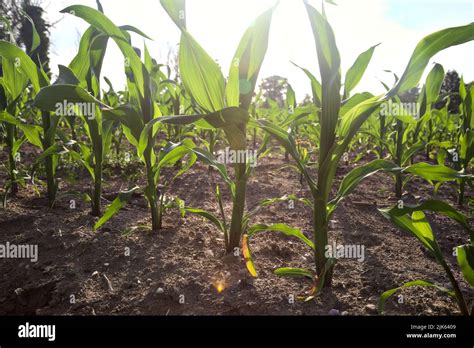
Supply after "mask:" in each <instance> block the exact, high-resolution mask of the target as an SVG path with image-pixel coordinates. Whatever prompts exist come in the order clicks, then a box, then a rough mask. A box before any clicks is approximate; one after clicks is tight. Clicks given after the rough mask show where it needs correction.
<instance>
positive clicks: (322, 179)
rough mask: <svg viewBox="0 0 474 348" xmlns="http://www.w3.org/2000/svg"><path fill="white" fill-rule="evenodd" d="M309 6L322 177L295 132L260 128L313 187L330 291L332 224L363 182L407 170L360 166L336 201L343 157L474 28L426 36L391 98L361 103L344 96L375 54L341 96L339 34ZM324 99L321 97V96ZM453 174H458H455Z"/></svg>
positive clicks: (324, 281) (361, 61)
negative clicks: (383, 110)
mask: <svg viewBox="0 0 474 348" xmlns="http://www.w3.org/2000/svg"><path fill="white" fill-rule="evenodd" d="M305 6H306V10H307V13H308V16H309V19H310V22H311V26H312V29H313V34H314V38H315V42H316V48H317V55H318V61H319V68H320V75H321V83H319V82H316V78H314V76H313V75H311V74H307V75H308V76H312V77H310V79H311V84H312V87H313V90H314V97H315V98H314V101H315V103H317V104H316V106H319V104H320V107H321V111H320V112H319V113H318V116H319V124H320V141H319V144H318V149H319V158H318V175H317V179H315V178H314V177H313V176H312V173H311V172H310V171H309V170H308V168H306V166H305V165H304V163H303V162H302V160H301V154H300V153H299V152H298V149H297V146H296V144H295V140H294V138H293V136H292V135H291V134H288V133H287V132H286V130H285V129H282V128H281V127H278V126H276V125H274V124H273V123H271V122H269V121H267V120H259V121H258V124H259V125H260V127H261V128H262V129H264V130H265V131H267V132H268V133H270V134H271V135H272V136H273V137H274V138H275V139H276V140H277V141H279V142H280V143H281V144H282V145H283V146H284V147H285V149H286V150H287V151H288V153H289V154H290V155H291V156H292V157H293V159H294V160H295V162H296V165H297V166H298V168H299V170H300V171H301V172H302V174H303V176H304V178H305V180H306V182H307V183H308V185H309V187H310V190H311V194H312V198H313V207H314V208H313V212H314V218H313V244H314V255H315V266H316V277H315V278H317V279H318V280H319V281H318V286H319V287H325V286H328V285H329V284H330V282H331V278H332V271H333V265H334V260H333V259H331V258H330V257H327V256H326V253H325V250H326V246H327V245H328V232H329V221H330V220H331V217H332V216H333V214H334V211H335V209H336V208H337V205H338V204H339V202H340V201H341V200H342V199H343V198H344V197H346V196H347V195H349V194H350V193H351V192H352V191H353V190H354V189H355V187H356V186H357V184H358V183H359V182H360V181H361V180H362V179H363V178H365V177H367V176H369V175H372V174H374V173H376V172H377V171H380V170H388V171H397V170H401V168H398V166H397V165H395V164H394V163H392V162H389V161H385V160H376V161H373V162H370V163H368V164H366V165H364V166H361V167H358V168H355V169H354V170H353V171H351V172H350V173H349V174H348V175H346V177H345V178H344V179H343V181H342V183H341V185H340V187H339V191H338V193H337V194H336V196H335V197H334V198H332V199H331V198H330V194H331V190H332V188H333V181H334V177H335V175H336V170H337V167H338V164H339V161H340V159H341V158H342V156H343V154H344V153H345V151H346V150H347V148H348V146H349V145H350V143H351V142H352V140H353V138H354V136H355V135H356V134H357V132H358V130H359V128H360V127H361V126H362V124H363V123H364V122H365V121H366V120H367V119H368V118H369V117H370V116H371V115H372V114H374V113H375V112H378V111H379V109H380V107H381V104H382V103H383V102H386V101H388V100H389V99H390V98H393V97H395V96H397V95H400V94H401V93H403V92H404V91H406V90H408V89H410V88H412V87H414V86H416V85H417V84H418V82H419V80H420V78H421V76H422V74H423V71H424V69H425V68H426V66H427V65H428V62H429V60H430V59H431V57H432V56H434V55H435V54H436V53H438V52H439V51H441V50H443V49H446V48H448V47H451V46H454V45H459V44H463V43H465V42H468V41H471V40H473V38H474V31H473V30H472V28H473V25H472V24H469V25H465V26H461V27H455V28H448V29H444V30H441V31H438V32H435V33H433V34H431V35H429V36H427V37H425V38H424V39H423V40H422V41H420V43H419V44H418V45H417V46H416V48H415V50H414V52H413V54H412V56H411V59H410V61H409V63H408V66H407V67H406V69H405V72H404V73H403V75H402V77H401V78H400V80H398V82H397V84H396V85H395V86H394V87H393V88H392V89H390V90H389V91H388V93H387V94H386V95H382V96H370V95H368V94H364V95H362V98H361V99H362V100H360V99H359V98H360V97H361V96H360V95H355V96H353V97H352V98H349V99H348V100H347V98H346V99H344V97H348V95H349V93H350V90H351V88H353V87H355V85H357V83H358V82H359V81H360V79H361V77H362V76H363V73H364V72H365V70H366V68H367V65H368V60H369V59H367V58H368V57H365V58H362V57H364V56H366V55H368V56H370V54H367V53H366V52H364V53H362V57H361V56H359V58H358V59H357V60H356V62H355V63H354V65H353V66H352V67H351V69H350V70H349V72H351V73H349V72H348V74H346V79H345V84H344V85H345V87H346V89H345V92H344V95H343V96H341V94H340V89H341V73H340V56H339V52H338V49H337V46H336V42H335V37H334V33H333V31H332V28H331V26H330V24H329V22H328V21H327V19H326V16H325V14H324V11H323V13H320V12H319V11H317V10H316V9H315V8H314V7H312V6H311V5H309V4H308V3H307V2H305ZM369 52H370V51H369ZM355 72H356V73H355ZM319 96H321V97H320V98H319ZM353 98H354V99H355V100H357V102H356V103H354V104H352V105H351V107H350V108H349V109H348V110H345V112H344V114H342V108H341V105H345V104H350V103H351V99H353ZM341 114H342V115H341ZM448 169H449V168H448ZM437 170H438V168H433V167H431V166H429V165H426V166H424V165H421V166H420V165H418V166H416V165H415V167H414V168H411V169H410V173H414V172H416V173H421V174H422V175H425V178H426V177H429V176H431V177H432V178H433V177H436V178H445V177H444V176H443V175H437V174H436V172H437ZM453 172H455V173H456V175H458V174H459V173H458V172H456V171H453ZM448 175H455V174H454V173H451V172H450V173H448ZM433 180H434V179H433ZM271 230H275V229H271ZM300 239H302V238H300ZM306 244H307V243H306Z"/></svg>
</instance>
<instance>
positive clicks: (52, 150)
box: [30, 144, 69, 178]
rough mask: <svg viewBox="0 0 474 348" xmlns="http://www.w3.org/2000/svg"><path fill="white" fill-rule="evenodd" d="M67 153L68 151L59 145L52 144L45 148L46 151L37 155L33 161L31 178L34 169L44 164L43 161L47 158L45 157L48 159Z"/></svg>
mask: <svg viewBox="0 0 474 348" xmlns="http://www.w3.org/2000/svg"><path fill="white" fill-rule="evenodd" d="M67 152H69V150H68V149H67V148H66V147H64V146H63V145H61V144H54V145H52V146H50V147H49V148H47V149H46V150H44V151H43V152H42V153H41V155H39V156H38V157H37V158H36V159H35V162H34V163H33V166H32V167H31V171H30V172H31V174H30V175H31V177H32V178H34V174H35V172H36V169H37V167H38V166H39V165H40V164H41V163H43V162H44V160H45V159H46V158H47V157H50V156H53V155H59V154H62V153H67Z"/></svg>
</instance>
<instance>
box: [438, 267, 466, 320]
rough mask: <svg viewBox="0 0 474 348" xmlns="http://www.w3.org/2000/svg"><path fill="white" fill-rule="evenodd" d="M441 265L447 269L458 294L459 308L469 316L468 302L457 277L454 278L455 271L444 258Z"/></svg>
mask: <svg viewBox="0 0 474 348" xmlns="http://www.w3.org/2000/svg"><path fill="white" fill-rule="evenodd" d="M441 266H443V268H444V270H445V271H446V274H447V275H448V278H449V281H450V282H451V285H452V286H453V290H454V293H455V294H456V299H457V302H458V305H459V309H460V310H461V313H462V314H463V315H466V316H468V315H469V309H468V307H467V304H466V301H465V299H464V296H463V294H462V292H461V289H460V288H459V285H458V282H457V281H456V278H454V275H453V272H451V269H450V268H449V266H448V264H447V263H446V262H445V261H444V260H441Z"/></svg>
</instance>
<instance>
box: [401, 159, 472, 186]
mask: <svg viewBox="0 0 474 348" xmlns="http://www.w3.org/2000/svg"><path fill="white" fill-rule="evenodd" d="M404 172H407V173H410V174H413V175H417V176H419V177H422V178H423V179H425V180H427V181H429V182H432V181H451V180H457V179H462V178H472V175H469V174H464V173H462V172H458V171H457V170H454V169H452V168H449V167H447V166H443V165H431V164H428V163H424V162H420V163H416V164H414V165H411V166H409V167H407V168H405V169H404Z"/></svg>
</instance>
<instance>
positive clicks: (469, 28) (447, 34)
mask: <svg viewBox="0 0 474 348" xmlns="http://www.w3.org/2000/svg"><path fill="white" fill-rule="evenodd" d="M471 40H474V24H473V23H470V24H468V25H464V26H460V27H454V28H447V29H443V30H440V31H437V32H435V33H432V34H430V35H428V36H426V37H425V38H423V39H422V40H421V41H420V42H419V43H418V45H417V46H416V48H415V51H414V52H413V54H412V56H411V58H410V61H409V62H408V66H407V67H406V69H405V72H404V73H403V75H402V77H401V78H400V80H399V81H398V83H397V84H396V85H395V87H394V88H392V89H391V90H390V92H389V93H388V94H387V96H388V97H393V96H395V95H397V94H400V93H402V92H405V91H407V90H409V89H410V88H412V87H415V86H416V85H417V84H418V82H419V81H420V78H421V76H422V75H423V72H424V70H425V68H426V66H427V65H428V62H429V61H430V59H431V58H432V57H433V56H434V55H435V54H436V53H438V52H439V51H442V50H444V49H446V48H448V47H451V46H456V45H460V44H463V43H466V42H469V41H471Z"/></svg>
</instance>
